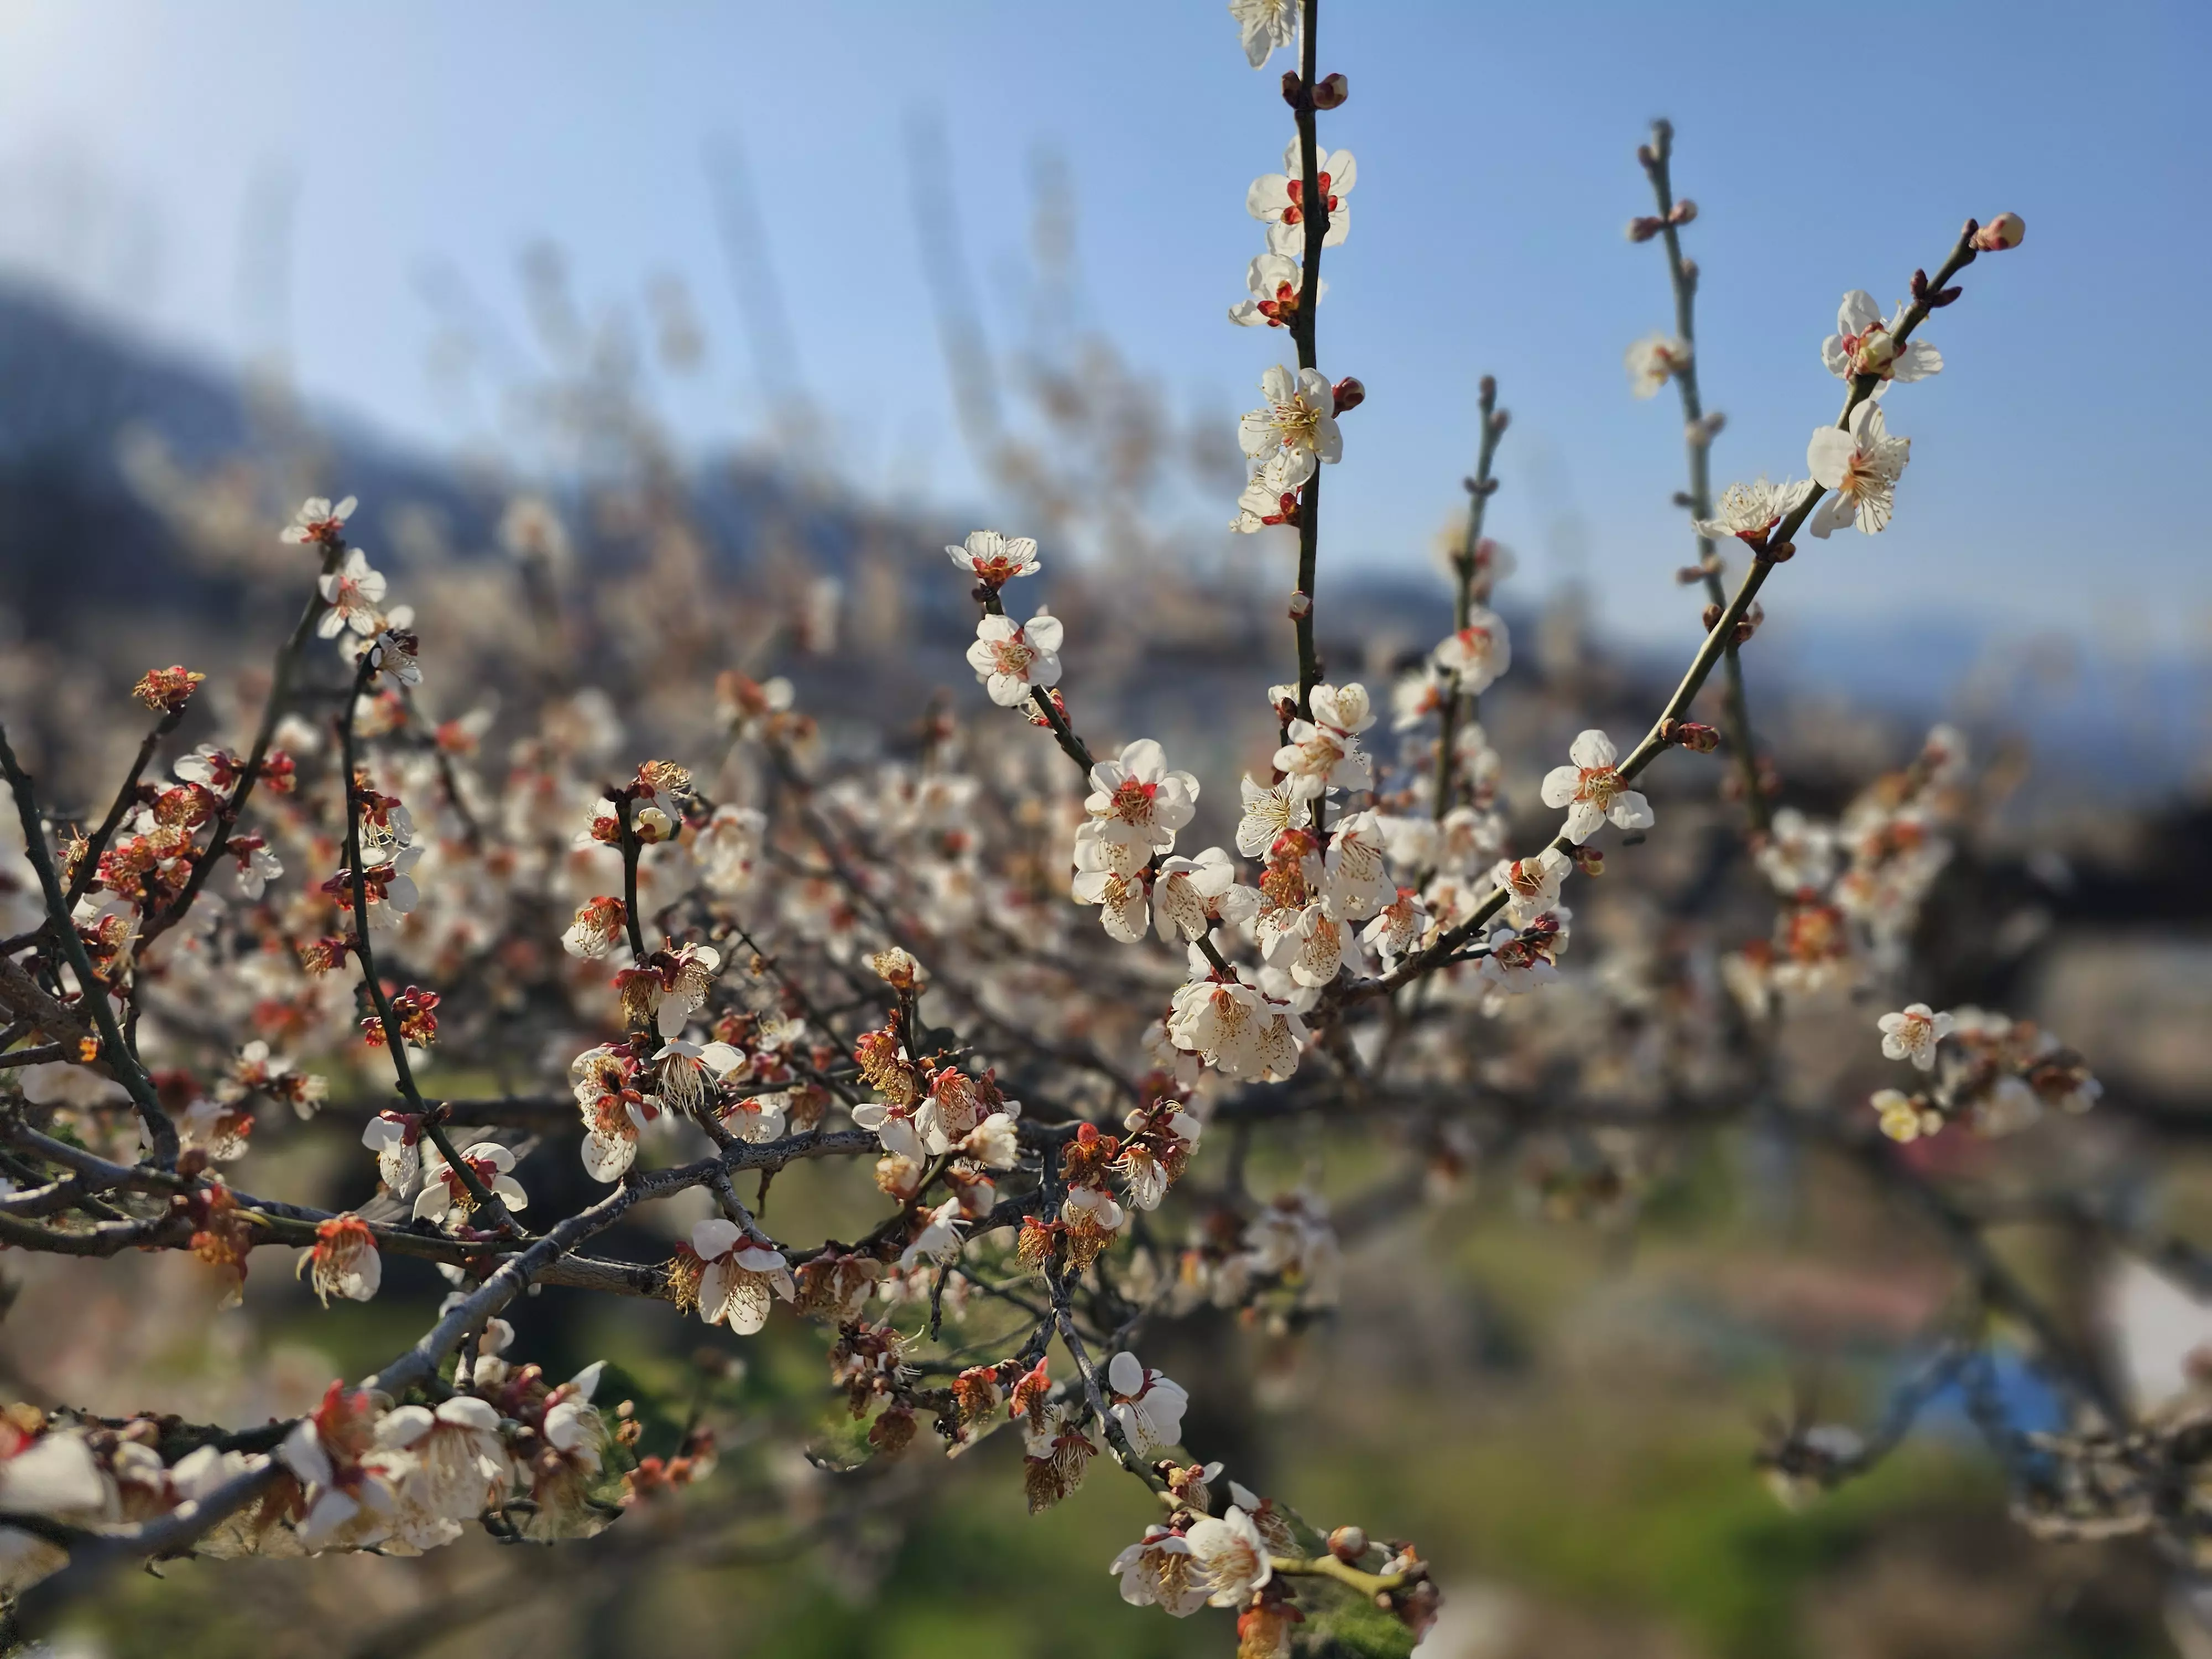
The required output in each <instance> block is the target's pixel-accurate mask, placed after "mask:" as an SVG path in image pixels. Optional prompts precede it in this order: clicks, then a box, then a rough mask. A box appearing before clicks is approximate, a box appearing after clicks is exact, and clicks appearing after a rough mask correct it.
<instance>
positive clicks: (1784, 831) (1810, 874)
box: [1758, 806, 1837, 896]
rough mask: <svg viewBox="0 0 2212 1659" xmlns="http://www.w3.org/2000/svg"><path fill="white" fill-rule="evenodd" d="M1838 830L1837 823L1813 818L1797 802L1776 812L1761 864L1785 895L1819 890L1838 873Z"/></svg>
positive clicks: (1762, 869) (1759, 855) (1760, 855)
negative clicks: (1822, 821)
mask: <svg viewBox="0 0 2212 1659" xmlns="http://www.w3.org/2000/svg"><path fill="white" fill-rule="evenodd" d="M1836 857H1837V852H1836V829H1835V826H1834V825H1833V824H1830V823H1820V822H1819V821H1818V820H1816V819H1814V818H1809V817H1806V816H1805V814H1804V813H1802V812H1801V811H1798V810H1797V808H1796V807H1794V806H1785V807H1784V808H1782V809H1781V811H1778V812H1777V813H1775V815H1774V822H1773V823H1772V824H1771V826H1770V827H1769V829H1768V830H1767V836H1766V840H1765V842H1764V843H1763V844H1762V845H1761V846H1760V847H1759V854H1758V858H1759V869H1760V871H1761V872H1764V873H1765V877H1766V878H1767V879H1768V880H1769V881H1771V882H1772V883H1773V884H1774V885H1775V888H1776V890H1778V891H1779V892H1781V893H1783V894H1784V895H1785V896H1795V895H1796V894H1798V893H1801V892H1803V891H1804V890H1807V889H1808V888H1810V889H1813V890H1816V891H1817V890H1819V889H1820V888H1823V887H1826V885H1827V884H1828V881H1829V878H1831V877H1832V876H1833V875H1834V874H1835V873H1836Z"/></svg>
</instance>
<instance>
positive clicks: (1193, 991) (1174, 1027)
mask: <svg viewBox="0 0 2212 1659" xmlns="http://www.w3.org/2000/svg"><path fill="white" fill-rule="evenodd" d="M1193 955H1194V964H1193V965H1194V969H1195V970H1197V971H1201V972H1202V971H1204V969H1206V965H1207V964H1206V959H1205V958H1204V957H1200V956H1197V954H1196V952H1193ZM1305 1035H1306V1028H1305V1022H1304V1021H1303V1020H1302V1019H1300V1018H1298V1016H1297V1012H1295V1011H1293V1010H1292V1009H1291V1008H1289V1007H1287V1006H1285V1005H1283V1004H1281V1003H1278V1002H1275V1001H1273V1000H1270V999H1269V998H1268V997H1267V996H1266V995H1265V994H1263V993H1261V991H1260V989H1259V988H1258V987H1255V986H1251V985H1246V984H1243V983H1242V982H1239V981H1228V980H1216V979H1210V978H1208V979H1200V980H1195V981H1192V982H1191V983H1189V984H1187V985H1185V986H1184V987H1182V989H1181V990H1179V991H1177V992H1176V994H1175V999H1174V1001H1173V1003H1172V1005H1171V1011H1170V1014H1169V1016H1168V1036H1169V1037H1170V1039H1171V1040H1172V1041H1173V1042H1174V1043H1175V1045H1176V1048H1181V1049H1182V1050H1183V1051H1184V1052H1186V1053H1188V1054H1197V1055H1199V1056H1200V1058H1201V1059H1203V1060H1205V1061H1206V1064H1207V1065H1209V1066H1212V1067H1213V1068H1214V1069H1215V1070H1217V1071H1218V1072H1219V1073H1221V1074H1222V1075H1223V1076H1225V1077H1229V1078H1245V1077H1253V1078H1257V1079H1260V1080H1261V1081H1262V1082H1270V1083H1272V1082H1277V1081H1279V1080H1280V1079H1284V1078H1286V1077H1289V1076H1290V1075H1291V1073H1294V1072H1296V1071H1297V1068H1298V1046H1299V1044H1300V1043H1302V1042H1304V1040H1305Z"/></svg>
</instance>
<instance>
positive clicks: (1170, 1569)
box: [1107, 1522, 1207, 1619]
mask: <svg viewBox="0 0 2212 1659" xmlns="http://www.w3.org/2000/svg"><path fill="white" fill-rule="evenodd" d="M1107 1571H1109V1572H1110V1573H1112V1574H1113V1575H1114V1576H1115V1577H1117V1578H1119V1579H1120V1580H1121V1599H1122V1600H1123V1601H1127V1603H1128V1604H1129V1605H1130V1606H1131V1607H1158V1608H1159V1609H1160V1610H1161V1611H1162V1612H1164V1613H1167V1614H1169V1615H1170V1617H1172V1618H1176V1619H1188V1618H1189V1617H1190V1615H1191V1614H1192V1613H1196V1612H1197V1611H1198V1610H1199V1609H1200V1607H1204V1606H1205V1605H1206V1593H1207V1592H1206V1586H1205V1585H1204V1584H1202V1583H1195V1582H1194V1581H1193V1578H1192V1575H1191V1554H1190V1543H1189V1541H1188V1540H1187V1539H1185V1538H1184V1537H1183V1535H1182V1534H1181V1533H1179V1532H1175V1531H1172V1530H1170V1528H1166V1527H1164V1526H1162V1525H1160V1524H1159V1523H1158V1522H1153V1523H1152V1525H1151V1526H1149V1527H1146V1528H1145V1535H1144V1537H1143V1538H1142V1539H1141V1540H1140V1541H1138V1542H1136V1543H1134V1544H1132V1545H1130V1546H1129V1547H1128V1548H1127V1549H1125V1550H1123V1551H1122V1552H1121V1553H1120V1554H1119V1555H1117V1556H1115V1558H1114V1565H1112V1566H1110V1567H1109V1568H1108V1569H1107Z"/></svg>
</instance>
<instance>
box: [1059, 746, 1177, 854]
mask: <svg viewBox="0 0 2212 1659" xmlns="http://www.w3.org/2000/svg"><path fill="white" fill-rule="evenodd" d="M1091 791H1092V793H1091V795H1090V796H1089V798H1088V799H1085V801H1084V803H1083V806H1084V810H1085V811H1087V812H1089V813H1090V814H1091V817H1092V819H1093V820H1094V821H1095V822H1096V823H1097V826H1098V830H1099V833H1100V835H1101V836H1103V838H1104V839H1106V840H1109V841H1115V842H1121V843H1123V844H1124V845H1127V846H1130V847H1143V848H1148V849H1150V850H1151V851H1152V852H1154V853H1168V852H1172V851H1174V850H1175V836H1176V830H1178V829H1182V827H1183V825H1185V824H1186V823H1189V822H1190V818H1191V814H1192V813H1193V812H1194V811H1196V810H1197V807H1196V803H1197V800H1198V780H1197V779H1196V778H1194V777H1193V776H1192V775H1190V774H1189V773H1188V772H1170V770H1168V758H1167V751H1166V750H1164V749H1162V748H1161V747H1160V745H1159V744H1157V743H1155V742H1154V741H1153V740H1152V738H1138V739H1137V740H1136V741H1135V742H1134V743H1132V744H1127V746H1125V747H1124V748H1123V749H1122V750H1121V754H1120V756H1119V757H1116V758H1115V759H1113V760H1104V761H1100V762H1099V763H1097V765H1095V766H1093V767H1092V768H1091Z"/></svg>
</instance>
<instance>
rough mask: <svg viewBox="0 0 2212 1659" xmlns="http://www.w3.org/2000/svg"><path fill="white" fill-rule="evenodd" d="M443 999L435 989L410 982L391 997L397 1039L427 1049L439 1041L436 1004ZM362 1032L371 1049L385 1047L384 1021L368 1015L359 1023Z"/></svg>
mask: <svg viewBox="0 0 2212 1659" xmlns="http://www.w3.org/2000/svg"><path fill="white" fill-rule="evenodd" d="M441 1000H443V999H442V998H441V997H440V996H439V994H437V993H436V992H435V991H426V990H424V989H422V987H420V986H419V985H410V986H409V987H407V988H406V989H405V990H404V991H402V992H401V993H400V994H398V996H396V997H393V998H392V999H391V1008H392V1018H394V1019H395V1020H397V1021H398V1022H399V1037H400V1041H401V1042H405V1043H408V1044H409V1045H410V1046H411V1047H414V1048H428V1047H429V1046H430V1044H432V1043H433V1042H436V1041H437V1040H438V1004H439V1003H440V1002H441ZM361 1029H362V1036H364V1037H365V1038H367V1040H368V1046H369V1047H370V1048H382V1047H384V1043H385V1037H386V1031H385V1029H384V1021H383V1020H382V1019H381V1018H379V1017H378V1016H377V1015H374V1014H370V1015H368V1017H366V1018H363V1019H362V1022H361Z"/></svg>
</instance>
